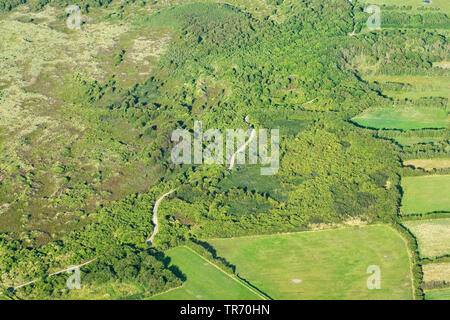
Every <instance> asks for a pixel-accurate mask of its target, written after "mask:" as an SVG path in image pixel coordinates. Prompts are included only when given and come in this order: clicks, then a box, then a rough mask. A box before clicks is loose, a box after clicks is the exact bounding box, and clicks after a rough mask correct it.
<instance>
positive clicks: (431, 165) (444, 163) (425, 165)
mask: <svg viewBox="0 0 450 320" xmlns="http://www.w3.org/2000/svg"><path fill="white" fill-rule="evenodd" d="M403 165H404V166H413V167H414V168H422V169H425V170H427V171H430V170H433V169H446V168H450V159H449V158H443V159H413V160H407V161H403Z"/></svg>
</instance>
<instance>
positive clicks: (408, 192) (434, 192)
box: [401, 175, 450, 214]
mask: <svg viewBox="0 0 450 320" xmlns="http://www.w3.org/2000/svg"><path fill="white" fill-rule="evenodd" d="M402 189H403V198H402V205H401V212H402V213H403V214H412V213H428V212H435V211H438V212H439V211H450V197H449V196H448V195H449V194H450V175H432V176H419V177H404V178H403V179H402Z"/></svg>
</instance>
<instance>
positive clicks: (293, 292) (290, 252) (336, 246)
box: [208, 226, 412, 299]
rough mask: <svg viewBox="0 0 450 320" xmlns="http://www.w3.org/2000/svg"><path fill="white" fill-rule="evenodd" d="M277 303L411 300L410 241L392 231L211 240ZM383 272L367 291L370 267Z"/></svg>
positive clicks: (381, 228) (369, 229) (361, 229)
mask: <svg viewBox="0 0 450 320" xmlns="http://www.w3.org/2000/svg"><path fill="white" fill-rule="evenodd" d="M208 242H209V243H210V244H211V245H212V246H213V247H214V248H215V249H216V250H217V253H218V255H219V256H222V257H225V258H226V259H227V260H228V261H230V262H231V263H232V264H234V265H236V266H237V272H238V273H239V275H240V276H241V277H243V278H245V279H246V280H248V281H250V282H251V283H252V284H253V285H255V286H257V287H258V288H259V289H260V290H262V291H263V292H265V293H267V294H268V295H270V296H271V297H272V298H274V299H411V298H412V288H411V274H410V267H409V258H408V253H407V249H406V245H405V242H404V241H403V239H401V238H400V237H399V236H398V234H396V233H395V232H394V231H393V230H392V229H391V228H389V227H387V226H366V227H359V228H346V229H339V230H327V231H318V232H304V233H294V234H283V235H281V234H280V235H270V236H259V237H242V238H232V239H217V240H210V241H208ZM370 265H378V266H380V268H381V277H382V280H381V289H380V290H368V289H367V285H366V281H367V278H368V277H369V275H368V274H367V273H366V270H367V267H369V266H370Z"/></svg>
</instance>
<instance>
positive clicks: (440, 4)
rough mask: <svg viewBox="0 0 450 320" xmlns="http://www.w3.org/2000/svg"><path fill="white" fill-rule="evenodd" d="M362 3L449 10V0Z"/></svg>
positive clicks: (365, 0) (384, 0) (372, 0)
mask: <svg viewBox="0 0 450 320" xmlns="http://www.w3.org/2000/svg"><path fill="white" fill-rule="evenodd" d="M362 2H363V3H367V4H368V5H369V4H377V5H387V6H392V5H396V6H412V8H413V9H417V8H419V7H425V8H439V9H441V11H442V12H446V13H449V12H450V2H449V1H448V0H433V1H432V2H431V3H425V2H424V1H423V0H364V1H362Z"/></svg>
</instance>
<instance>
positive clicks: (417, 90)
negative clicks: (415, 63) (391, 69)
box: [364, 74, 450, 99]
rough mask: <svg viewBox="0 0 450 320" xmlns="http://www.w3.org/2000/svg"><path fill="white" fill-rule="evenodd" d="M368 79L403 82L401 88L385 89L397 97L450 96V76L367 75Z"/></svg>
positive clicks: (385, 92)
mask: <svg viewBox="0 0 450 320" xmlns="http://www.w3.org/2000/svg"><path fill="white" fill-rule="evenodd" d="M364 79H365V80H366V81H369V82H375V81H376V82H378V83H382V84H385V83H398V84H403V85H404V87H403V88H402V89H401V90H386V91H384V90H383V94H385V95H387V96H390V97H393V98H397V99H405V98H408V99H419V98H422V97H444V98H446V97H447V98H448V97H449V96H450V87H449V83H450V76H438V75H433V76H425V75H384V74H377V75H367V76H365V77H364Z"/></svg>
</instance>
